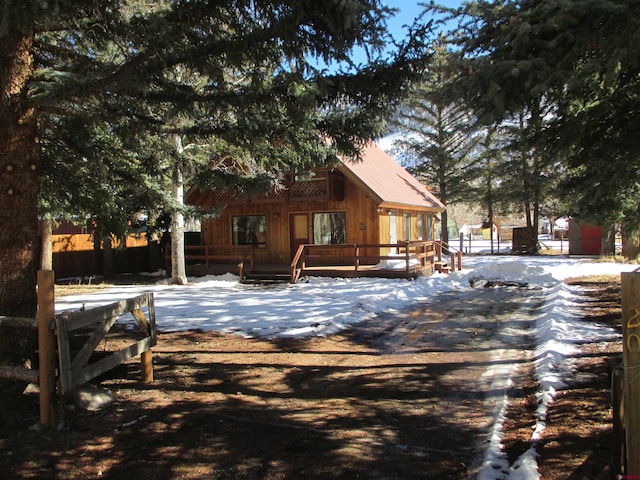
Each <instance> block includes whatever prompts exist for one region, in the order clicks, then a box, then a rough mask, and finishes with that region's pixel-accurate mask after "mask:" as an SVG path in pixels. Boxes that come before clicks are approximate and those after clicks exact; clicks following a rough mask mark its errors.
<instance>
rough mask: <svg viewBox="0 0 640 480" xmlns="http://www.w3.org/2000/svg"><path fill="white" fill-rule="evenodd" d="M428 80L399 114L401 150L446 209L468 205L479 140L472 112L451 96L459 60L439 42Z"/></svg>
mask: <svg viewBox="0 0 640 480" xmlns="http://www.w3.org/2000/svg"><path fill="white" fill-rule="evenodd" d="M432 49H433V53H432V59H431V62H430V66H429V70H428V73H427V75H425V78H424V80H423V81H422V82H419V83H418V84H417V85H416V86H415V88H414V89H413V90H412V92H411V94H410V96H409V98H408V99H407V103H406V105H404V106H403V107H402V109H401V110H400V112H399V114H398V116H397V121H396V126H397V128H398V130H399V133H401V135H402V137H401V140H399V141H398V142H396V148H397V150H398V151H399V153H400V157H401V160H402V162H403V163H404V164H405V166H406V167H407V168H408V169H409V171H411V172H412V173H413V174H414V175H416V176H417V178H419V179H420V180H421V181H422V182H423V183H424V184H425V185H427V186H429V187H432V188H434V189H435V191H436V195H437V196H438V198H439V199H440V200H442V202H444V204H445V205H450V204H455V203H458V202H464V201H469V200H470V196H471V194H472V192H473V185H472V180H473V179H474V177H475V176H476V174H477V168H476V167H477V165H476V162H477V158H476V155H475V152H476V146H477V142H478V139H479V136H478V135H476V132H475V121H474V119H473V116H472V114H471V112H470V111H469V109H468V108H466V106H465V105H464V104H462V103H461V102H459V101H458V100H457V99H453V100H452V99H450V98H449V97H447V92H446V85H447V82H448V81H449V80H450V78H451V77H450V75H451V72H452V71H453V67H452V64H455V63H456V62H457V61H458V58H457V55H456V54H454V53H453V52H451V51H448V50H447V46H446V42H445V41H444V39H443V38H440V39H439V40H437V41H436V42H434V44H433V47H432ZM447 225H448V220H447V212H446V211H445V212H442V227H443V228H442V240H443V241H445V242H449V229H448V228H447Z"/></svg>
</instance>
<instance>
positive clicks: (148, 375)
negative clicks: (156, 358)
mask: <svg viewBox="0 0 640 480" xmlns="http://www.w3.org/2000/svg"><path fill="white" fill-rule="evenodd" d="M140 367H141V368H140V370H141V371H142V381H143V382H145V383H151V382H153V353H152V352H151V349H149V350H145V351H144V352H142V353H141V354H140Z"/></svg>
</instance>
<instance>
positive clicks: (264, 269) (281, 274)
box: [240, 265, 291, 285]
mask: <svg viewBox="0 0 640 480" xmlns="http://www.w3.org/2000/svg"><path fill="white" fill-rule="evenodd" d="M240 282H241V283H250V284H261V285H266V284H274V283H290V282H291V271H289V270H286V269H283V268H281V267H280V268H278V267H274V266H268V265H267V266H256V268H254V269H253V270H248V271H247V270H245V271H244V272H243V274H242V278H241V279H240Z"/></svg>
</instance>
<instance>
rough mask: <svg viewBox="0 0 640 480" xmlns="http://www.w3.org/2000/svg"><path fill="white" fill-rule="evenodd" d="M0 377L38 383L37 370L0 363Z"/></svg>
mask: <svg viewBox="0 0 640 480" xmlns="http://www.w3.org/2000/svg"><path fill="white" fill-rule="evenodd" d="M0 378H6V379H8V380H16V381H18V382H28V383H38V370H32V369H29V368H24V367H10V366H6V365H0Z"/></svg>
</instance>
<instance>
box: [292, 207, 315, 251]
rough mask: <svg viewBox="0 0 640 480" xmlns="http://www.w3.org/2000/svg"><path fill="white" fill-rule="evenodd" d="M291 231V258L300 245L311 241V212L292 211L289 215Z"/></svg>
mask: <svg viewBox="0 0 640 480" xmlns="http://www.w3.org/2000/svg"><path fill="white" fill-rule="evenodd" d="M289 232H290V245H291V258H293V257H294V256H295V254H296V252H297V251H298V247H299V246H300V245H303V244H305V243H311V240H310V238H309V214H307V213H292V214H291V215H290V216H289Z"/></svg>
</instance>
